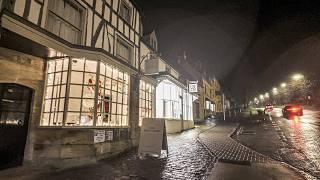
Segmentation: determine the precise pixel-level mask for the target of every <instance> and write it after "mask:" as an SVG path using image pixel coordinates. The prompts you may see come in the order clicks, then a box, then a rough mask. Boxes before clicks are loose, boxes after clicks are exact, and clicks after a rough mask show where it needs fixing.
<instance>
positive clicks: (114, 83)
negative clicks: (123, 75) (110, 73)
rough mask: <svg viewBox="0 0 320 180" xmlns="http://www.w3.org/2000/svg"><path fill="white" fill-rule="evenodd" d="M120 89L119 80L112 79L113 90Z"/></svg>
mask: <svg viewBox="0 0 320 180" xmlns="http://www.w3.org/2000/svg"><path fill="white" fill-rule="evenodd" d="M117 89H118V82H117V81H115V80H112V90H114V91H117Z"/></svg>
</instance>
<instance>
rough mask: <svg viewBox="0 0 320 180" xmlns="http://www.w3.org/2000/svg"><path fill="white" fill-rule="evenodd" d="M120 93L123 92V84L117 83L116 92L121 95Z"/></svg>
mask: <svg viewBox="0 0 320 180" xmlns="http://www.w3.org/2000/svg"><path fill="white" fill-rule="evenodd" d="M122 91H123V83H121V82H119V83H118V92H121V93H122Z"/></svg>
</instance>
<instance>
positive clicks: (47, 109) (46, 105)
mask: <svg viewBox="0 0 320 180" xmlns="http://www.w3.org/2000/svg"><path fill="white" fill-rule="evenodd" d="M44 102H45V103H44V112H50V109H51V100H45V101H44Z"/></svg>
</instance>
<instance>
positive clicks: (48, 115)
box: [41, 113, 50, 126]
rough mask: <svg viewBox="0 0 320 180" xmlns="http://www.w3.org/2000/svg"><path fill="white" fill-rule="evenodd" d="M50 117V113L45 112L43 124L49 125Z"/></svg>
mask: <svg viewBox="0 0 320 180" xmlns="http://www.w3.org/2000/svg"><path fill="white" fill-rule="evenodd" d="M49 117H50V113H43V115H42V121H41V125H42V126H49Z"/></svg>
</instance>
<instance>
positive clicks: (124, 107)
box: [122, 105, 128, 115]
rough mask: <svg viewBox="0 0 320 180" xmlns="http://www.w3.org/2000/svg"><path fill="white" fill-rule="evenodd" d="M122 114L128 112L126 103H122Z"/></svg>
mask: <svg viewBox="0 0 320 180" xmlns="http://www.w3.org/2000/svg"><path fill="white" fill-rule="evenodd" d="M122 114H123V115H127V114H128V105H123V112H122Z"/></svg>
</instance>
